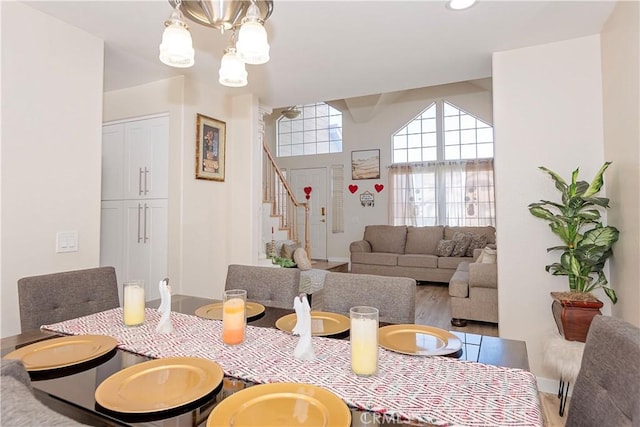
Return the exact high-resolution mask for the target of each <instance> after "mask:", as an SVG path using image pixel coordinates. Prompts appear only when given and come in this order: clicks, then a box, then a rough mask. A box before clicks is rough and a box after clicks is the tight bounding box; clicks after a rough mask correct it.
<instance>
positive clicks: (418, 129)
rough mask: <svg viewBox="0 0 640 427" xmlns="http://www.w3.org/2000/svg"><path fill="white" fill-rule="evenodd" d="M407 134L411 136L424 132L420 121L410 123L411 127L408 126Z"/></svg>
mask: <svg viewBox="0 0 640 427" xmlns="http://www.w3.org/2000/svg"><path fill="white" fill-rule="evenodd" d="M407 132H408V133H409V134H412V133H421V132H422V127H421V126H420V121H419V120H414V121H412V122H411V123H409V125H408V126H407Z"/></svg>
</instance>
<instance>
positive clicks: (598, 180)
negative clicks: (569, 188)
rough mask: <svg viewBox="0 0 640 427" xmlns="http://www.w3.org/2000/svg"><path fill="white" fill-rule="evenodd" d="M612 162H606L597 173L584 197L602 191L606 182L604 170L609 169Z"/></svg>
mask: <svg viewBox="0 0 640 427" xmlns="http://www.w3.org/2000/svg"><path fill="white" fill-rule="evenodd" d="M610 164H611V162H605V163H604V165H602V167H601V168H600V170H599V171H598V172H597V173H596V176H595V177H594V178H593V180H592V181H591V185H589V188H588V189H587V190H586V191H585V192H584V194H583V197H591V196H593V195H594V194H596V193H597V192H598V191H600V189H601V188H602V185H603V184H604V177H603V175H604V171H606V170H607V168H608V167H609V165H610Z"/></svg>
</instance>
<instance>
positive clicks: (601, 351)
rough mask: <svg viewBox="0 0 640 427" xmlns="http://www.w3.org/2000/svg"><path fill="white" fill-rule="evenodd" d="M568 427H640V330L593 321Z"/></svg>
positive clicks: (605, 319) (614, 321)
mask: <svg viewBox="0 0 640 427" xmlns="http://www.w3.org/2000/svg"><path fill="white" fill-rule="evenodd" d="M565 425H566V426H568V427H590V426H594V427H595V426H598V427H599V426H634V427H638V426H640V329H639V328H637V327H636V326H633V325H631V324H630V323H628V322H625V321H623V320H620V319H616V318H614V317H609V316H596V317H594V318H593V322H592V323H591V327H590V328H589V333H588V334H587V339H586V342H585V346H584V353H583V355H582V365H581V367H580V372H579V373H578V377H577V379H576V382H575V385H574V388H573V394H572V396H571V401H570V405H569V414H568V415H567V422H566V424H565Z"/></svg>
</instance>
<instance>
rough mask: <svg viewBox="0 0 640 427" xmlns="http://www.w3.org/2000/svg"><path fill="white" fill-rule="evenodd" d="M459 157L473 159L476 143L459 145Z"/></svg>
mask: <svg viewBox="0 0 640 427" xmlns="http://www.w3.org/2000/svg"><path fill="white" fill-rule="evenodd" d="M460 152H461V153H460V157H461V158H462V159H475V158H476V145H475V144H469V145H461V146H460Z"/></svg>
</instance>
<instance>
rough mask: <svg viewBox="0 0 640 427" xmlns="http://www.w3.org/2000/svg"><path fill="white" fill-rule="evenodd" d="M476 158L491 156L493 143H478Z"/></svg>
mask: <svg viewBox="0 0 640 427" xmlns="http://www.w3.org/2000/svg"><path fill="white" fill-rule="evenodd" d="M478 158H479V159H489V158H493V144H478Z"/></svg>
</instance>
